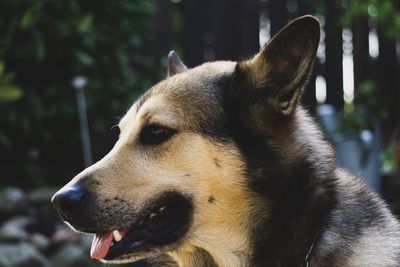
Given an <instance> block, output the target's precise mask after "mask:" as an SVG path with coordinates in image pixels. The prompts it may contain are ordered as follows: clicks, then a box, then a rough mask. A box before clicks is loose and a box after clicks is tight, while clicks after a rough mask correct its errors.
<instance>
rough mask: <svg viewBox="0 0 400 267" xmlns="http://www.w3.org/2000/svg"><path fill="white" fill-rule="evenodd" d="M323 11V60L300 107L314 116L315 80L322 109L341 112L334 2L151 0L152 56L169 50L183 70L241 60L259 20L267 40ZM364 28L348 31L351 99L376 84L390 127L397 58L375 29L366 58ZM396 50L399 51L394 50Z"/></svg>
mask: <svg viewBox="0 0 400 267" xmlns="http://www.w3.org/2000/svg"><path fill="white" fill-rule="evenodd" d="M313 2H314V3H315V2H318V3H319V4H320V5H323V7H324V10H325V14H324V17H322V19H323V28H324V32H325V34H324V35H323V41H324V44H325V46H324V52H325V53H324V54H325V57H324V58H325V59H324V60H317V62H316V64H315V68H314V73H313V76H312V77H311V81H310V82H309V88H307V90H306V92H305V95H304V97H303V103H304V104H305V105H307V106H308V107H309V109H311V110H314V108H315V107H316V105H317V101H316V95H315V92H316V90H315V78H316V76H317V75H322V76H323V77H324V78H325V80H326V103H329V104H332V105H334V106H335V107H336V108H337V109H338V110H340V109H343V106H344V100H343V66H342V59H343V49H342V46H343V37H342V33H343V28H342V26H341V23H340V17H341V13H342V11H343V10H342V7H339V6H338V5H337V3H338V2H339V1H333V0H323V1H322V0H321V1H307V0H173V1H167V0H156V7H157V11H156V16H155V19H154V21H155V24H154V25H155V26H154V36H155V37H154V40H153V42H152V46H151V47H152V50H153V51H158V52H161V53H164V54H167V53H168V51H169V50H170V49H172V48H173V49H177V50H178V51H179V50H180V52H181V53H182V52H183V58H184V60H185V63H186V64H187V65H188V66H189V67H193V66H196V65H199V64H201V63H202V62H204V61H211V60H220V59H231V60H238V59H243V58H247V57H249V56H250V55H253V54H254V53H256V52H257V51H258V50H259V48H260V16H266V17H267V19H268V21H269V25H268V26H269V30H270V32H269V34H270V36H273V35H274V34H275V33H276V32H277V31H278V30H279V29H280V28H282V27H283V26H284V25H285V24H286V23H287V22H288V21H289V20H291V19H293V18H296V17H298V16H301V15H304V14H316V12H315V8H314V7H313V6H311V3H313ZM370 26H371V25H370V23H369V20H368V18H367V17H361V18H358V19H356V20H355V21H354V23H353V25H352V27H351V29H350V30H351V33H352V46H353V62H354V88H355V92H354V93H355V95H356V96H357V90H358V88H360V86H361V84H362V83H363V82H365V81H366V80H368V79H372V80H374V81H376V83H377V84H378V85H379V86H378V87H379V88H380V90H381V94H384V95H386V96H388V97H387V99H388V102H387V105H388V107H389V110H390V112H389V113H390V114H389V116H390V118H391V119H390V120H389V121H390V122H391V123H390V124H391V125H386V126H389V127H390V128H393V127H394V126H395V125H399V124H400V120H399V117H400V104H398V103H399V102H400V88H399V84H400V83H399V76H400V73H399V70H400V68H399V61H400V60H399V56H398V54H399V53H400V52H398V51H397V52H396V40H391V39H388V38H386V37H385V36H384V35H383V34H382V29H380V28H379V27H378V28H377V33H378V40H379V56H378V57H377V58H371V56H370V55H369V46H368V43H369V42H368V40H369V34H370ZM397 49H398V50H400V49H399V48H397Z"/></svg>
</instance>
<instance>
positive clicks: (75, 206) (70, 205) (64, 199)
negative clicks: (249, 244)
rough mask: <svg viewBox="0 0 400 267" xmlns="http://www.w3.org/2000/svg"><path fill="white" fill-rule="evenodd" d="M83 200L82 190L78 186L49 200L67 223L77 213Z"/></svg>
mask: <svg viewBox="0 0 400 267" xmlns="http://www.w3.org/2000/svg"><path fill="white" fill-rule="evenodd" d="M84 200H85V192H84V190H83V189H82V188H81V187H80V186H78V185H75V186H73V187H70V188H68V189H66V190H62V191H59V192H57V193H56V194H55V195H54V196H53V198H52V199H51V202H52V203H53V206H54V208H55V209H56V210H57V212H58V213H59V214H60V216H61V217H62V218H63V220H66V221H68V220H70V219H71V218H72V217H73V216H74V215H75V214H77V213H78V211H79V209H80V208H81V207H82V204H83V202H84Z"/></svg>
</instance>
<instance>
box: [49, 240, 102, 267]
mask: <svg viewBox="0 0 400 267" xmlns="http://www.w3.org/2000/svg"><path fill="white" fill-rule="evenodd" d="M51 262H52V266H53V267H76V266H79V267H96V266H99V267H100V266H104V265H102V264H101V263H97V262H95V261H93V260H91V259H90V257H89V252H88V251H87V250H86V249H84V248H82V246H79V245H78V244H67V245H64V246H63V247H61V248H60V249H59V250H58V251H57V253H56V254H55V255H54V256H53V257H52V260H51Z"/></svg>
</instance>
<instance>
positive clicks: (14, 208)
mask: <svg viewBox="0 0 400 267" xmlns="http://www.w3.org/2000/svg"><path fill="white" fill-rule="evenodd" d="M27 207H28V199H27V196H26V195H25V193H24V192H23V191H22V190H21V189H19V188H16V187H8V188H5V189H2V190H1V191H0V219H5V218H9V217H10V216H11V215H15V214H20V213H21V212H23V211H25V210H26V209H27Z"/></svg>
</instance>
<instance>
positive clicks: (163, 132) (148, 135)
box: [140, 124, 176, 145]
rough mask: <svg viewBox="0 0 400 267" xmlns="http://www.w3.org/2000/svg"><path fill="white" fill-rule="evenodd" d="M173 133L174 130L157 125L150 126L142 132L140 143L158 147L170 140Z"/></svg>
mask: <svg viewBox="0 0 400 267" xmlns="http://www.w3.org/2000/svg"><path fill="white" fill-rule="evenodd" d="M175 133H176V130H174V129H171V128H168V127H165V126H162V125H159V124H150V125H148V126H146V127H145V128H144V129H143V130H142V132H141V134H140V141H141V143H142V144H146V145H158V144H161V143H163V142H165V141H167V140H168V139H170V138H171V137H172V136H173V135H174V134H175Z"/></svg>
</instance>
